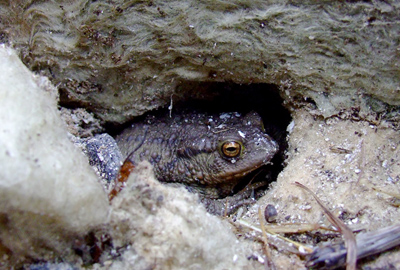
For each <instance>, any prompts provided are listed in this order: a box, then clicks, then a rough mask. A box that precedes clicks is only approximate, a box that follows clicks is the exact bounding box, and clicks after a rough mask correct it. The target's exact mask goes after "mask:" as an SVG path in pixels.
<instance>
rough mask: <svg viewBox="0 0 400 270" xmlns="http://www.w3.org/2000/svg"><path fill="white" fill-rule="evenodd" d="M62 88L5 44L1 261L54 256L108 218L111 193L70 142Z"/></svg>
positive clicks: (0, 95)
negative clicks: (60, 107)
mask: <svg viewBox="0 0 400 270" xmlns="http://www.w3.org/2000/svg"><path fill="white" fill-rule="evenodd" d="M56 105H57V104H56V89H55V88H54V86H52V85H51V84H50V83H49V81H48V80H47V78H44V77H40V76H35V75H33V74H32V73H31V71H29V70H28V69H27V68H26V67H25V66H24V65H23V63H22V62H21V61H20V59H19V58H18V56H17V54H16V53H15V51H14V50H12V49H10V48H7V47H5V46H4V45H0V123H1V125H0V126H1V128H0V243H1V244H0V253H1V252H3V251H4V250H6V251H7V256H5V255H4V254H0V256H1V258H2V259H4V258H18V259H17V260H21V258H24V257H25V258H33V259H46V258H47V259H49V258H51V257H53V256H58V255H60V254H61V253H63V254H65V253H66V252H67V253H68V252H69V253H71V252H70V251H68V248H70V247H72V244H71V243H73V241H74V240H75V239H76V238H74V237H78V236H79V235H84V234H85V233H87V232H88V230H90V229H92V228H94V227H96V226H99V225H100V224H102V223H105V222H107V217H108V209H109V205H108V202H107V196H106V194H105V193H104V191H103V189H102V187H101V185H100V184H99V183H98V182H97V178H96V176H95V174H94V172H93V171H92V169H91V168H90V166H89V164H88V161H87V160H86V159H85V156H84V155H83V154H82V153H81V152H80V151H79V150H78V149H77V148H76V147H75V146H74V145H73V144H72V142H70V141H69V140H68V137H67V131H66V129H65V126H64V125H63V123H62V121H61V119H60V116H59V112H58V110H57V106H56Z"/></svg>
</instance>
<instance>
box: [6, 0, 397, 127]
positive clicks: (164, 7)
mask: <svg viewBox="0 0 400 270" xmlns="http://www.w3.org/2000/svg"><path fill="white" fill-rule="evenodd" d="M0 7H1V8H0V26H1V27H0V29H2V32H1V33H0V34H1V35H0V37H1V40H2V41H3V42H10V43H11V44H13V45H14V46H15V47H17V48H18V49H19V50H20V51H21V56H22V59H23V60H24V62H25V63H27V65H28V66H29V67H30V68H31V69H34V70H37V71H40V72H42V73H45V74H47V75H48V76H49V77H50V78H51V79H52V80H53V82H55V84H60V88H61V89H62V93H63V95H62V99H63V100H64V101H65V102H66V101H68V102H73V103H78V104H80V105H81V106H86V107H90V109H91V110H92V111H94V112H96V113H97V115H99V116H100V117H101V118H102V119H105V120H111V121H118V122H122V121H125V120H126V119H128V118H131V117H132V116H137V115H141V114H143V113H144V112H145V111H148V110H150V109H153V108H157V107H160V106H164V105H166V104H167V103H169V101H170V99H175V100H177V99H182V98H183V97H184V96H185V95H186V96H187V95H195V94H201V93H198V92H196V93H194V94H193V93H192V94H188V90H190V89H192V88H193V86H196V83H197V82H215V81H219V82H226V81H231V82H234V83H238V84H249V83H272V84H276V85H278V86H279V87H280V88H281V89H282V93H281V94H282V95H283V96H284V97H285V99H286V102H293V101H296V100H298V99H300V100H301V99H303V98H312V99H313V100H314V101H315V102H316V104H317V106H318V109H319V110H320V113H321V114H322V115H324V116H330V115H333V114H337V113H338V112H339V111H340V110H341V109H345V108H351V107H357V108H359V107H361V108H364V109H366V110H370V109H371V108H370V107H371V106H369V104H366V106H364V105H365V102H367V103H368V102H369V101H370V99H371V98H372V102H374V101H375V100H376V99H378V100H381V101H383V102H385V103H387V104H383V107H384V110H389V109H391V107H390V106H398V105H400V87H399V83H400V66H399V63H398V59H399V55H400V48H399V40H398V39H399V36H400V24H399V23H398V14H399V8H400V3H399V2H398V1H394V0H392V1H344V2H343V1H323V2H320V1H257V0H254V1H241V0H240V1H239V0H236V1H214V0H205V1H193V0H187V1H168V2H165V1H161V0H154V1H122V0H119V1H105V0H102V1H88V0H74V1H61V2H60V1H56V2H51V1H34V2H31V1H26V0H18V1H12V2H10V3H8V2H2V3H0ZM196 89H197V88H196ZM197 90H198V89H197ZM387 117H391V116H387Z"/></svg>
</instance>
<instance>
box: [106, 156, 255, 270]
mask: <svg viewBox="0 0 400 270" xmlns="http://www.w3.org/2000/svg"><path fill="white" fill-rule="evenodd" d="M112 208H113V211H112V214H111V217H110V220H111V223H110V226H111V228H112V233H111V236H112V239H113V241H114V246H115V248H116V249H119V248H121V247H123V249H122V251H121V250H120V252H121V253H122V256H121V258H119V259H116V260H113V261H110V262H106V264H110V268H109V269H148V268H152V269H244V268H246V269H254V268H253V267H254V266H255V265H258V267H260V266H262V265H261V264H259V263H258V262H256V263H252V262H251V261H248V259H247V257H248V256H250V255H251V254H252V251H251V249H249V248H248V245H246V244H244V243H243V241H238V240H237V239H236V236H235V235H234V234H233V233H232V232H231V231H230V226H229V223H227V222H226V221H222V220H220V219H219V218H218V217H216V216H213V215H210V214H209V213H207V212H206V210H205V208H204V207H203V206H202V205H200V204H199V203H198V198H197V196H196V195H194V194H192V193H189V192H188V191H186V190H185V189H184V188H173V187H168V186H165V185H163V184H161V183H160V182H158V181H157V180H156V179H155V178H154V173H153V171H152V167H151V165H150V163H148V162H142V163H140V164H139V166H137V167H136V168H135V171H134V173H132V174H131V175H130V177H129V180H128V183H127V185H126V188H125V189H124V190H123V191H122V192H121V194H120V195H119V196H117V197H116V198H115V199H114V200H113V203H112Z"/></svg>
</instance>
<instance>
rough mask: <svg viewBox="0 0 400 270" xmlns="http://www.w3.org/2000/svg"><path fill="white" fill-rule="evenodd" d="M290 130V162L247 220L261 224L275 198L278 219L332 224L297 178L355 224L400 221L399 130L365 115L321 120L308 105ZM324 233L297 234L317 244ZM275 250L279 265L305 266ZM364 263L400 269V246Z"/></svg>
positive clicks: (372, 226) (368, 225)
mask: <svg viewBox="0 0 400 270" xmlns="http://www.w3.org/2000/svg"><path fill="white" fill-rule="evenodd" d="M288 131H289V133H290V135H289V137H288V143H289V148H288V151H287V160H286V163H287V166H286V167H285V169H284V170H283V171H282V172H281V173H280V175H279V177H278V179H277V181H276V183H274V184H273V185H272V187H271V188H270V190H269V191H268V192H267V194H266V195H265V196H264V197H263V198H261V199H260V200H259V202H258V203H257V205H255V206H254V207H253V208H252V209H251V210H250V211H249V212H248V213H247V214H246V215H245V217H244V219H245V220H246V221H248V222H250V223H252V224H259V222H258V216H257V215H258V214H257V211H258V208H259V207H260V206H261V207H265V205H267V204H272V205H274V206H275V207H276V209H277V212H278V216H277V223H278V224H280V223H318V224H320V225H325V226H329V222H328V221H327V219H326V216H324V214H323V211H322V209H321V208H320V207H319V206H318V204H317V203H316V201H315V200H314V199H313V198H312V196H311V195H310V194H308V193H306V192H305V191H304V190H302V189H300V188H299V187H297V186H294V185H293V183H294V182H295V181H297V182H300V183H302V184H303V185H305V186H307V187H308V188H310V189H311V190H312V191H313V192H315V194H316V195H317V196H318V197H319V198H320V200H322V202H323V203H324V204H325V205H326V206H327V207H328V208H329V209H330V210H331V211H332V212H333V213H334V214H335V215H336V216H339V217H340V218H341V219H342V220H343V221H344V222H345V224H347V225H348V226H349V227H350V228H352V229H353V230H361V231H372V230H376V229H378V228H382V227H385V226H389V225H392V224H396V223H397V224H398V221H399V218H400V210H399V208H398V207H396V206H395V205H393V203H395V199H394V198H393V197H392V196H390V195H389V194H387V193H394V194H397V196H398V195H399V194H400V187H399V181H400V161H399V156H400V149H399V147H398V145H399V142H400V136H399V135H400V134H399V132H398V131H394V130H393V129H391V128H386V127H384V125H374V124H371V123H368V122H365V121H352V120H342V119H339V118H330V119H327V120H322V119H320V118H317V117H314V116H312V115H311V114H310V113H308V112H307V111H306V110H299V111H297V112H296V113H295V114H294V115H293V122H292V123H291V124H290V125H289V127H288ZM391 195H393V194H391ZM321 232H322V231H321ZM322 233H323V232H322ZM319 234H320V233H317V232H316V231H313V232H311V233H307V234H296V235H295V236H293V235H292V238H293V239H295V240H297V241H301V242H305V243H308V244H310V246H316V242H317V241H318V239H321V238H322V237H321V235H319ZM288 235H289V234H288ZM339 239H340V236H339ZM272 256H273V260H274V261H275V263H276V266H277V268H278V269H301V268H304V266H303V267H300V266H301V265H304V262H302V261H301V260H300V259H299V257H297V256H293V255H286V254H284V253H282V252H277V251H276V250H273V252H272ZM367 266H369V267H372V268H367ZM361 267H362V269H382V268H381V267H384V268H385V269H400V253H399V250H398V249H397V251H396V250H395V251H392V252H387V253H385V254H384V255H382V256H380V257H379V258H378V259H377V260H376V262H373V261H367V262H365V261H364V263H361Z"/></svg>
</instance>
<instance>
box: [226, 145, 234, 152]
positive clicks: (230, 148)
mask: <svg viewBox="0 0 400 270" xmlns="http://www.w3.org/2000/svg"><path fill="white" fill-rule="evenodd" d="M226 150H227V151H228V152H235V151H236V147H233V146H230V147H228V148H226Z"/></svg>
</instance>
